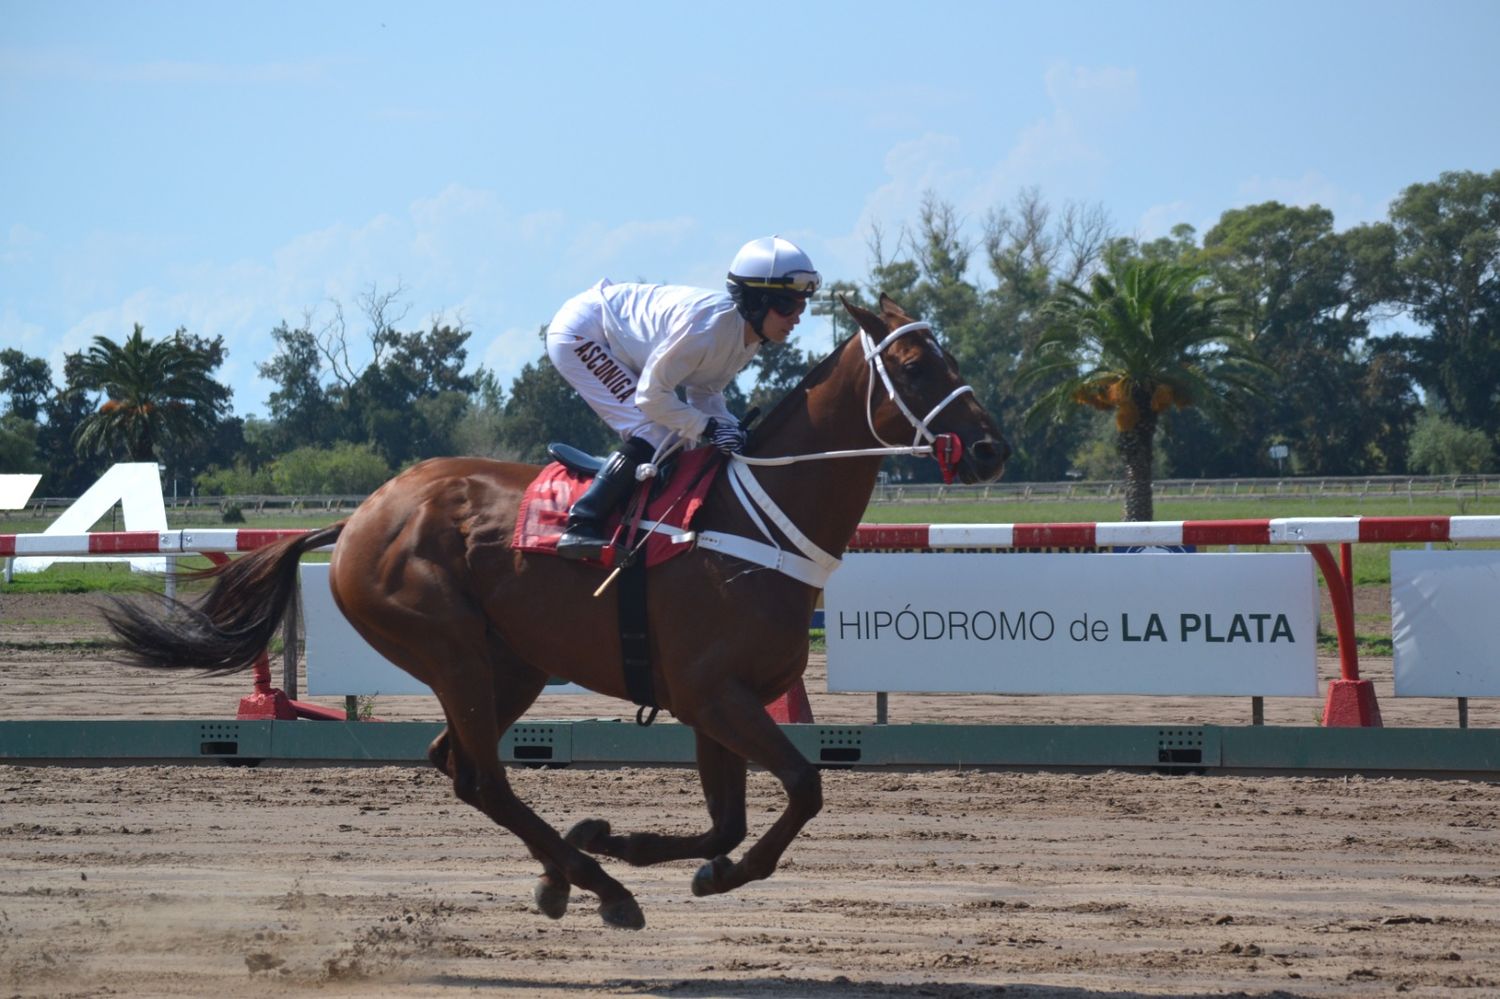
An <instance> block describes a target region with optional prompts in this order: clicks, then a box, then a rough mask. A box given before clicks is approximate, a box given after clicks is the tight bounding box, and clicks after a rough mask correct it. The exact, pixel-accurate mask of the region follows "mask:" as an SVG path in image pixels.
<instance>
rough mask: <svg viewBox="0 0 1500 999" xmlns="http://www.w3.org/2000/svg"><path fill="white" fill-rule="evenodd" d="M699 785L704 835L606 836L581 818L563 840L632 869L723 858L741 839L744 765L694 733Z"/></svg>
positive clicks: (604, 826)
mask: <svg viewBox="0 0 1500 999" xmlns="http://www.w3.org/2000/svg"><path fill="white" fill-rule="evenodd" d="M696 734H697V741H698V780H699V782H700V783H702V785H703V797H704V800H705V801H706V802H707V804H708V815H709V819H710V820H711V823H712V824H711V826H710V828H709V830H708V832H706V833H699V834H697V835H692V836H668V835H665V834H662V833H651V832H638V833H628V834H624V835H618V836H616V835H611V834H610V828H609V823H608V822H605V821H604V820H603V819H584V820H583V821H582V822H580V823H578V824H577V825H575V826H574V827H573V828H572V829H570V830H569V831H568V836H567V840H568V842H569V843H572V844H573V845H574V846H576V847H578V848H580V849H583V850H588V851H589V852H590V853H598V854H603V855H604V856H606V857H615V858H617V859H620V860H623V861H625V862H626V863H628V864H632V865H634V866H636V867H644V866H646V865H648V864H660V863H663V862H665V861H668V860H686V859H688V858H690V857H701V858H703V859H705V860H707V859H709V858H711V857H717V856H719V855H721V854H725V853H728V852H729V851H730V850H733V849H734V848H735V847H737V846H739V845H740V843H741V842H743V841H744V839H745V760H744V757H741V756H736V755H735V754H734V753H732V752H730V751H729V750H727V749H725V748H724V747H723V746H721V745H720V744H719V743H717V742H715V741H714V740H713V739H711V738H709V737H708V736H706V735H704V734H703V733H702V732H698V733H696Z"/></svg>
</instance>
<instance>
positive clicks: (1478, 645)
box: [1391, 549, 1500, 697]
mask: <svg viewBox="0 0 1500 999" xmlns="http://www.w3.org/2000/svg"><path fill="white" fill-rule="evenodd" d="M1391 638H1392V639H1393V640H1394V643H1395V647H1396V665H1395V671H1396V695H1397V696H1398V697H1497V696H1500V551H1436V552H1424V551H1402V550H1399V549H1398V550H1393V551H1392V552H1391Z"/></svg>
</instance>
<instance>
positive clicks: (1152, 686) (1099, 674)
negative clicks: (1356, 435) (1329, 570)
mask: <svg viewBox="0 0 1500 999" xmlns="http://www.w3.org/2000/svg"><path fill="white" fill-rule="evenodd" d="M823 602H824V608H825V610H826V616H825V624H826V634H827V639H828V689H829V690H835V691H854V690H866V691H882V690H883V691H913V692H915V691H929V692H959V691H967V692H976V693H1007V694H1159V695H1160V694H1221V695H1264V696H1277V697H1306V696H1314V695H1316V694H1317V693H1318V681H1317V586H1316V584H1315V582H1314V577H1313V563H1312V557H1311V556H1310V555H1308V554H1307V553H1306V552H1294V553H1267V554H1195V555H1180V554H1155V553H1148V554H1129V555H1116V554H1050V555H1049V554H1022V553H1016V554H1003V555H996V554H928V553H923V554H915V553H914V554H851V555H848V556H846V558H845V559H844V565H843V567H842V568H841V569H839V571H838V572H836V573H834V574H833V578H832V579H831V580H830V581H829V585H828V589H827V590H826V591H825V593H824V600H823Z"/></svg>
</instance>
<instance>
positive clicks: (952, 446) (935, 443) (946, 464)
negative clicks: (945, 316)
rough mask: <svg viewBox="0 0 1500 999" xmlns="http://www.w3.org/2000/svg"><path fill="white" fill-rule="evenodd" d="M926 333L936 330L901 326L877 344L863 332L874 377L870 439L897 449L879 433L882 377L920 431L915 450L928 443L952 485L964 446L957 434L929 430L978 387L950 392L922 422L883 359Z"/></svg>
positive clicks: (868, 409) (868, 400)
mask: <svg viewBox="0 0 1500 999" xmlns="http://www.w3.org/2000/svg"><path fill="white" fill-rule="evenodd" d="M923 332H926V333H931V332H932V326H931V325H930V324H928V323H907V324H906V325H905V326H898V327H896V328H895V329H893V330H891V332H890V333H888V334H886V337H885V339H884V340H881V341H880V343H878V344H877V343H876V342H875V340H874V338H872V337H871V336H870V334H869V332H868V331H866V330H864V329H861V330H860V331H859V336H860V343H861V345H863V347H864V349H865V364H866V365H867V366H868V367H869V369H870V377H869V380H868V381H867V382H866V388H865V421H866V423H868V424H869V427H870V435H871V436H872V437H874V438H875V439H876V440H877V441H879V442H880V443H881V444H883V445H885V446H886V447H895V446H896V445H894V444H892V443H891V442H890V441H888V440H886V439H885V438H884V437H882V436H880V431H878V430H876V429H875V375H876V374H877V373H879V375H880V380H881V381H882V382H884V383H885V393H886V395H888V396H890V399H891V401H892V402H894V403H895V404H896V408H897V409H899V410H901V415H902V416H905V417H906V422H907V423H910V424H911V425H912V428H913V429H914V430H916V436H914V437H913V438H912V441H911V446H912V447H919V446H921V445H922V444H923V443H924V442H925V443H926V444H928V445H929V446H930V447H931V448H932V457H933V458H934V459H935V460H936V461H937V463H938V467H939V468H941V469H942V471H943V481H944V482H952V481H953V471H954V468H955V467H956V466H957V465H958V462H959V460H960V459H961V458H962V457H963V453H964V446H963V442H962V441H961V440H959V437H958V435H957V434H934V433H933V432H932V431H931V430H930V429H928V426H929V424H931V423H932V421H933V420H935V419H937V416H938V414H939V413H941V412H942V411H943V410H944V409H947V408H948V404H949V403H950V402H953V401H954V400H955V399H957V398H958V397H959V396H961V395H964V394H965V393H968V392H973V391H974V386H972V385H968V384H965V385H960V386H959V387H958V388H956V389H954V390H953V391H952V392H949V393H948V394H947V395H946V396H945V397H944V398H943V401H942V402H940V403H938V404H937V405H936V406H934V407H932V411H931V412H929V413H928V414H927V415H926V416H924V417H922V418H921V419H920V420H919V419H917V415H916V414H915V413H913V412H912V411H911V407H910V406H908V405H907V404H906V400H905V399H902V398H901V393H899V392H897V391H896V385H895V383H894V382H892V381H891V372H890V369H889V368H888V367H887V366H886V362H885V358H884V356H883V355H884V354H885V349H886V348H887V347H889V346H890V345H891V344H893V343H895V342H896V341H897V340H898V339H900V338H901V337H902V336H903V335H905V334H907V333H923ZM935 345H936V344H935V343H934V346H935ZM938 350H939V352H940V353H941V348H938Z"/></svg>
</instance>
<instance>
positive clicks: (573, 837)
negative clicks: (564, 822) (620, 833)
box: [563, 819, 609, 853]
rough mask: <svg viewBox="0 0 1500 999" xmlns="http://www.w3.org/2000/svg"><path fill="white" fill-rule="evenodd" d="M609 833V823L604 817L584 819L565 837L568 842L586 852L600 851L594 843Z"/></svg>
mask: <svg viewBox="0 0 1500 999" xmlns="http://www.w3.org/2000/svg"><path fill="white" fill-rule="evenodd" d="M608 835H609V823H608V822H606V821H604V820H603V819H584V820H583V821H582V822H580V823H578V824H577V825H575V826H574V827H573V828H572V829H569V830H568V834H567V835H566V836H564V837H563V839H564V840H566V841H567V844H568V845H569V846H571V847H573V848H575V849H578V850H583V851H584V852H586V853H598V852H599V851H598V850H596V849H594V845H595V844H596V843H598V842H599V841H600V840H602V839H603V838H604V837H606V836H608Z"/></svg>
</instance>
